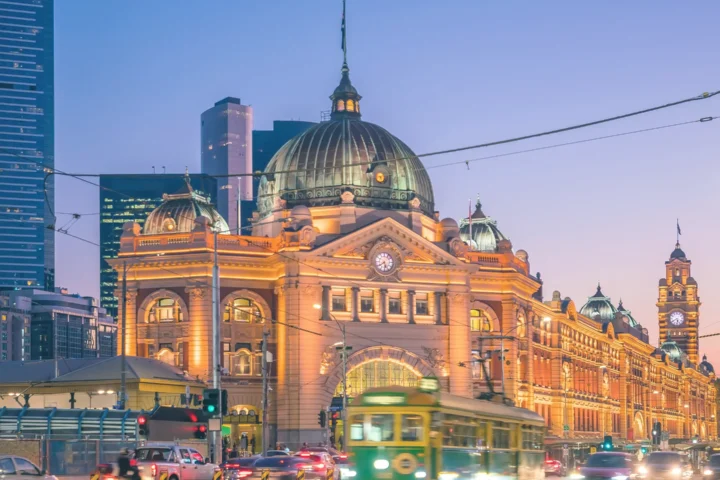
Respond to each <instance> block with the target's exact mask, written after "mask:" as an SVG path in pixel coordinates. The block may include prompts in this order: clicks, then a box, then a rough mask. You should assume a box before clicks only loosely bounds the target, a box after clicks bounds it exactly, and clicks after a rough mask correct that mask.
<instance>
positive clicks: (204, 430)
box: [198, 425, 207, 433]
mask: <svg viewBox="0 0 720 480" xmlns="http://www.w3.org/2000/svg"><path fill="white" fill-rule="evenodd" d="M198 432H200V433H205V432H207V427H206V426H205V425H200V426H199V427H198Z"/></svg>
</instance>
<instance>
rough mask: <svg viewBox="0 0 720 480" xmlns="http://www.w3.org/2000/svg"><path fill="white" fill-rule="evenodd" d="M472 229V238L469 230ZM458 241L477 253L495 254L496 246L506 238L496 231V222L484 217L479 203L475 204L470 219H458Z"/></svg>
mask: <svg viewBox="0 0 720 480" xmlns="http://www.w3.org/2000/svg"><path fill="white" fill-rule="evenodd" d="M471 227H472V238H470V229H471ZM460 239H461V240H462V241H464V242H465V243H467V244H468V245H470V247H471V248H472V249H473V250H475V251H478V252H488V253H495V252H497V251H498V244H499V243H500V242H502V241H504V240H508V238H507V237H506V236H505V235H503V233H502V232H501V231H500V230H499V229H498V227H497V222H496V221H495V220H493V219H492V218H490V217H488V216H486V215H485V214H484V213H483V211H482V205H481V204H480V201H479V200H478V202H477V203H476V204H475V212H474V213H473V214H472V215H471V216H470V218H469V219H468V218H461V219H460Z"/></svg>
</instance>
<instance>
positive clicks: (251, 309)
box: [223, 298, 264, 323]
mask: <svg viewBox="0 0 720 480" xmlns="http://www.w3.org/2000/svg"><path fill="white" fill-rule="evenodd" d="M230 319H232V320H233V321H236V322H243V323H263V321H264V319H263V317H262V314H261V313H260V309H259V308H258V307H257V306H256V305H255V302H253V301H252V300H250V299H248V298H236V299H235V300H233V301H232V302H230V303H228V304H227V305H226V306H225V314H224V315H223V320H224V321H226V322H229V321H230Z"/></svg>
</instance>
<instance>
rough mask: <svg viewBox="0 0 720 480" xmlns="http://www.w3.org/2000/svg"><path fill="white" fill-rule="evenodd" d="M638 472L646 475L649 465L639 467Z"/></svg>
mask: <svg viewBox="0 0 720 480" xmlns="http://www.w3.org/2000/svg"><path fill="white" fill-rule="evenodd" d="M638 473H640V474H643V475H645V474H646V473H648V470H647V467H643V466H640V467H638Z"/></svg>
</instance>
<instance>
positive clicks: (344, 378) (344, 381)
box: [313, 303, 348, 447]
mask: <svg viewBox="0 0 720 480" xmlns="http://www.w3.org/2000/svg"><path fill="white" fill-rule="evenodd" d="M313 308H314V309H315V310H322V305H319V304H317V303H316V304H314V305H313ZM328 315H330V318H332V319H333V320H334V321H335V323H336V324H337V326H338V328H339V329H340V331H341V332H342V343H336V344H335V348H337V349H339V348H342V354H341V355H342V384H343V395H342V407H343V409H342V421H343V434H342V435H343V447H344V446H345V442H347V435H346V434H347V350H348V346H347V336H346V334H345V325H344V324H342V323H340V322H339V321H338V319H337V318H335V315H333V314H332V313H330V312H328Z"/></svg>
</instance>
